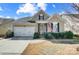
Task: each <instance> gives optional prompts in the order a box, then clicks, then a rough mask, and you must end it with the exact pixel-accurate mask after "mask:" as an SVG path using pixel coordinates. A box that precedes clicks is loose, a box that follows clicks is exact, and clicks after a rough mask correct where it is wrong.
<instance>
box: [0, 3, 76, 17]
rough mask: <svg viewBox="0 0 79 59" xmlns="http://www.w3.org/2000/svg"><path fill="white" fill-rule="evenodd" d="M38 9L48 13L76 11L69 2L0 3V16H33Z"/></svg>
mask: <svg viewBox="0 0 79 59" xmlns="http://www.w3.org/2000/svg"><path fill="white" fill-rule="evenodd" d="M40 9H42V10H44V11H45V12H46V13H48V14H49V15H52V14H63V13H64V14H65V13H66V11H68V12H71V13H77V12H76V11H75V9H74V8H73V7H72V4H70V3H47V4H44V3H0V17H6V18H22V17H28V16H33V15H34V14H35V13H36V12H38V10H40Z"/></svg>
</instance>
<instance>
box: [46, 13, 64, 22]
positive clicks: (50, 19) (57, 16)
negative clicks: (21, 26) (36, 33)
mask: <svg viewBox="0 0 79 59" xmlns="http://www.w3.org/2000/svg"><path fill="white" fill-rule="evenodd" d="M47 21H62V22H64V19H63V18H62V16H61V15H58V14H54V15H52V16H50V17H49V18H48V19H47Z"/></svg>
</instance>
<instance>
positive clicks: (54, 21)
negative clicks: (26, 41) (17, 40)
mask: <svg viewBox="0 0 79 59" xmlns="http://www.w3.org/2000/svg"><path fill="white" fill-rule="evenodd" d="M27 19H28V18H26V19H25V18H24V20H23V19H22V20H21V19H20V20H17V21H15V22H14V25H13V31H14V35H15V36H33V34H34V33H35V32H39V33H40V34H43V33H44V32H64V20H63V18H61V16H60V15H52V16H49V15H48V14H46V13H45V12H44V11H43V10H40V11H38V12H37V13H36V14H35V15H34V16H32V17H30V18H29V20H27Z"/></svg>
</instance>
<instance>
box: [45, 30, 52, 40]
mask: <svg viewBox="0 0 79 59" xmlns="http://www.w3.org/2000/svg"><path fill="white" fill-rule="evenodd" d="M44 38H46V39H52V38H53V36H52V34H51V33H50V32H49V33H44Z"/></svg>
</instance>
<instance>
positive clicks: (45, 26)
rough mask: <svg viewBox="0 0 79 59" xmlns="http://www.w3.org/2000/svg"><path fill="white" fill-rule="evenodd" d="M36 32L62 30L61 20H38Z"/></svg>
mask: <svg viewBox="0 0 79 59" xmlns="http://www.w3.org/2000/svg"><path fill="white" fill-rule="evenodd" d="M36 23H37V25H36V32H39V33H40V34H43V33H45V32H60V23H59V22H48V21H37V22H36Z"/></svg>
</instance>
